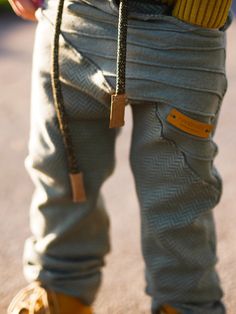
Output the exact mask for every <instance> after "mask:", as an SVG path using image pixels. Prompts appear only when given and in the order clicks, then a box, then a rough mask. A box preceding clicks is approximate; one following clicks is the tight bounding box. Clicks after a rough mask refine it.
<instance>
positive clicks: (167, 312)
mask: <svg viewBox="0 0 236 314" xmlns="http://www.w3.org/2000/svg"><path fill="white" fill-rule="evenodd" d="M159 314H181V313H180V312H179V311H177V310H176V309H174V308H173V307H172V306H170V305H168V304H164V305H162V307H161V309H160V311H159Z"/></svg>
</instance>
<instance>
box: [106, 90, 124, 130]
mask: <svg viewBox="0 0 236 314" xmlns="http://www.w3.org/2000/svg"><path fill="white" fill-rule="evenodd" d="M125 104H126V95H125V94H115V95H112V96H111V112H110V125H109V127H110V128H119V127H121V126H123V125H124V124H125V121H124V116H125Z"/></svg>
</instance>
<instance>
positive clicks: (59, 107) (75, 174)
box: [51, 0, 86, 202]
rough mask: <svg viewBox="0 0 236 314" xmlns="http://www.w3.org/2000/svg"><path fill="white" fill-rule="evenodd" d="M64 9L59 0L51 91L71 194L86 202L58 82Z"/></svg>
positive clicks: (62, 2)
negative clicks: (66, 161) (64, 151)
mask: <svg viewBox="0 0 236 314" xmlns="http://www.w3.org/2000/svg"><path fill="white" fill-rule="evenodd" d="M63 7H64V0H59V4H58V9H57V16H56V22H55V30H54V38H53V48H52V73H51V76H52V90H53V98H54V104H55V108H56V113H57V118H58V123H59V128H60V131H61V134H62V138H63V142H64V145H65V150H66V155H67V159H68V168H69V174H70V182H71V188H72V193H73V201H74V202H84V201H86V195H85V189H84V182H83V174H82V173H81V172H80V171H79V167H78V163H77V160H76V156H75V151H74V147H73V143H72V139H71V133H70V127H69V123H68V117H67V114H66V110H65V106H64V99H63V94H62V88H61V82H60V68H59V37H60V29H61V21H62V13H63Z"/></svg>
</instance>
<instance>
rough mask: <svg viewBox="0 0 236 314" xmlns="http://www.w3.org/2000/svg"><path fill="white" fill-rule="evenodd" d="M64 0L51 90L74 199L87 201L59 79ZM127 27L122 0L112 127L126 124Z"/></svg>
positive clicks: (60, 7) (57, 26)
mask: <svg viewBox="0 0 236 314" xmlns="http://www.w3.org/2000/svg"><path fill="white" fill-rule="evenodd" d="M63 7H64V0H59V3H58V8H57V14H56V22H55V29H54V37H53V46H52V73H51V80H52V91H53V98H54V104H55V108H56V113H57V119H58V123H59V128H60V132H61V135H62V138H63V142H64V146H65V150H66V155H67V160H68V168H69V176H70V182H71V188H72V194H73V201H74V202H84V201H86V193H85V188H84V181H83V173H82V172H80V170H79V166H78V163H77V160H76V156H75V151H74V147H73V143H72V138H71V133H70V127H69V123H68V117H67V114H66V110H65V106H64V99H63V93H62V88H61V82H60V67H59V38H60V30H61V23H62V14H63ZM127 27H128V0H120V4H119V19H118V44H117V82H116V91H115V94H113V95H112V96H111V112H110V125H109V127H110V128H117V127H121V126H123V125H124V113H125V104H126V95H125V68H126V41H127V40H126V39H127Z"/></svg>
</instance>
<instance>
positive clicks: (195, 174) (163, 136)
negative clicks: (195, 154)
mask: <svg viewBox="0 0 236 314" xmlns="http://www.w3.org/2000/svg"><path fill="white" fill-rule="evenodd" d="M155 114H156V117H157V119H158V121H159V122H160V124H161V136H162V138H163V139H164V140H166V141H167V142H170V143H172V144H173V145H174V146H175V148H176V149H177V150H178V152H179V153H180V154H181V155H182V157H183V158H184V161H185V163H186V165H187V166H188V168H189V171H190V172H191V173H192V175H193V176H195V178H197V179H198V180H200V181H201V182H202V183H203V184H205V185H207V186H209V187H210V188H213V189H214V190H215V191H216V192H217V195H218V201H219V199H220V195H221V182H220V180H219V178H217V177H216V176H214V177H215V178H216V179H217V182H218V184H219V188H216V186H215V185H214V184H213V183H210V182H208V181H206V180H204V179H203V178H201V177H200V176H199V175H198V173H197V172H196V171H195V170H194V169H193V168H192V167H191V165H190V164H189V162H188V161H187V158H186V155H185V153H184V152H183V151H182V150H180V148H179V146H178V145H177V144H176V142H175V141H174V140H171V139H169V138H166V136H165V135H164V134H163V129H164V127H163V122H162V118H161V116H160V113H159V111H158V105H157V104H156V110H155Z"/></svg>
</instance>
